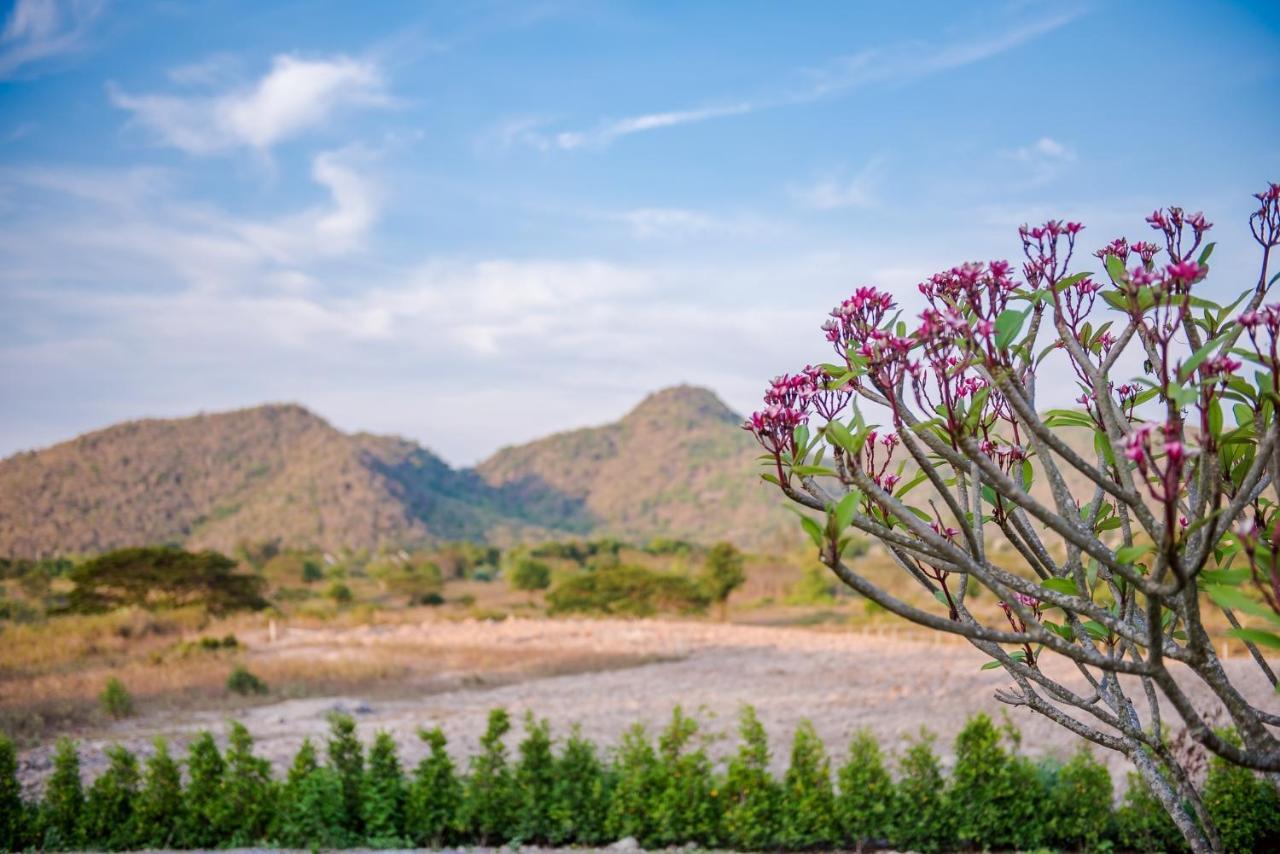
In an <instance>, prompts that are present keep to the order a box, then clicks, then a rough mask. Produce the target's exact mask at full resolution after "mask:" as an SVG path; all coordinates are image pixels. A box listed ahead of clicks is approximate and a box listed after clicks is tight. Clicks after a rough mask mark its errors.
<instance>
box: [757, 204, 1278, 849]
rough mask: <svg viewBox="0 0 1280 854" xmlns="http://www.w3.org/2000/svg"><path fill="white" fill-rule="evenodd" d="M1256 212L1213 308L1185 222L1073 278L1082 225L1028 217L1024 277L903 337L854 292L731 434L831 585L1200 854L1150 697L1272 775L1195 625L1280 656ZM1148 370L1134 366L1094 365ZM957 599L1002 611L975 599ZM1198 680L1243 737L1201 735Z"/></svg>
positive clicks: (1248, 714)
mask: <svg viewBox="0 0 1280 854" xmlns="http://www.w3.org/2000/svg"><path fill="white" fill-rule="evenodd" d="M1257 200H1258V207H1257V209H1256V210H1255V212H1254V213H1253V215H1252V217H1251V218H1250V228H1251V230H1252V232H1253V236H1254V239H1255V240H1256V242H1257V243H1258V244H1259V246H1260V247H1261V249H1262V259H1261V269H1260V273H1259V277H1258V279H1257V282H1256V284H1255V285H1254V286H1253V287H1251V288H1250V289H1249V290H1247V291H1246V292H1244V293H1243V294H1241V296H1240V298H1239V299H1238V300H1237V301H1236V302H1234V303H1232V304H1231V305H1228V306H1221V305H1218V304H1217V303H1214V302H1212V301H1210V300H1208V299H1206V298H1205V297H1204V296H1203V295H1202V294H1200V293H1199V291H1200V290H1201V288H1200V285H1201V283H1202V282H1203V280H1204V279H1205V277H1206V276H1207V274H1208V272H1209V265H1208V260H1209V257H1210V254H1211V253H1212V250H1213V244H1212V243H1206V242H1205V237H1206V234H1207V232H1208V231H1209V229H1210V228H1211V224H1210V223H1209V222H1207V221H1206V220H1205V218H1204V216H1203V215H1201V214H1198V213H1195V214H1189V213H1187V212H1186V211H1184V210H1183V209H1181V208H1176V207H1175V208H1168V209H1164V210H1157V211H1155V212H1154V213H1153V214H1152V215H1151V216H1149V217H1148V218H1147V222H1148V224H1149V225H1150V226H1151V227H1152V229H1154V230H1155V232H1156V233H1157V235H1158V237H1157V240H1158V242H1159V243H1161V244H1163V245H1162V246H1158V245H1156V243H1151V242H1145V241H1144V242H1137V243H1133V244H1130V243H1128V242H1127V241H1125V240H1123V239H1119V240H1115V241H1112V242H1111V243H1109V244H1107V245H1106V246H1104V247H1102V248H1101V249H1099V250H1098V251H1097V252H1096V253H1095V257H1096V258H1097V259H1098V260H1099V261H1100V262H1101V265H1100V266H1101V268H1102V273H1101V275H1095V274H1091V273H1089V272H1078V273H1072V272H1071V266H1072V260H1073V256H1074V253H1075V249H1076V244H1077V241H1078V240H1079V239H1080V234H1081V230H1082V226H1080V225H1079V224H1078V223H1065V224H1064V223H1060V222H1057V221H1050V222H1048V223H1045V224H1044V225H1043V226H1040V227H1036V228H1028V227H1026V226H1024V227H1023V228H1022V229H1020V232H1019V236H1020V239H1021V242H1022V249H1023V254H1024V255H1025V258H1026V261H1025V264H1024V265H1023V268H1022V274H1023V275H1022V277H1021V280H1019V278H1018V277H1017V276H1016V275H1015V271H1014V268H1013V266H1012V265H1011V264H1009V263H1008V262H1005V261H994V262H991V263H990V264H964V265H961V266H958V267H954V268H952V269H950V270H947V271H944V272H942V273H938V274H937V275H935V276H933V277H931V278H930V279H928V280H926V281H925V282H923V283H921V285H920V292H921V294H922V296H923V298H924V301H925V303H926V304H927V308H926V309H925V310H924V312H923V313H922V314H921V315H920V323H919V324H918V325H917V326H916V327H915V328H914V329H911V328H909V327H908V325H907V323H906V322H905V321H902V320H899V316H898V315H897V314H895V313H893V309H894V308H895V300H894V297H893V295H891V294H889V293H886V292H883V291H879V290H877V289H875V288H871V287H864V288H859V289H858V290H857V291H856V292H855V293H854V294H853V296H852V297H850V298H849V299H847V300H845V301H843V302H842V303H841V304H840V305H839V306H837V307H836V308H835V309H834V310H833V311H832V312H831V317H830V319H829V320H828V321H827V322H826V323H825V324H824V326H823V330H824V332H825V334H826V338H827V340H828V342H830V343H831V345H832V346H833V348H834V350H835V353H836V357H837V359H836V361H835V362H834V363H832V364H826V365H822V366H818V367H812V366H810V367H807V368H805V369H804V370H803V371H801V372H800V373H798V374H793V375H783V376H780V377H778V378H777V379H776V380H775V381H774V382H773V383H772V385H771V386H770V388H769V390H768V392H767V393H766V395H765V407H764V408H763V409H761V410H760V411H758V412H756V413H754V414H753V415H752V416H751V418H750V419H749V420H748V422H747V423H746V425H745V427H746V428H747V429H748V430H749V431H751V432H752V433H753V434H754V435H755V436H756V438H757V439H758V440H759V442H760V443H761V445H762V446H763V447H764V448H765V451H766V456H767V459H768V474H766V475H765V477H766V479H767V480H769V481H770V482H772V483H774V484H775V485H776V486H777V487H778V488H779V489H780V490H781V491H782V492H783V493H784V495H785V496H786V497H787V498H788V499H789V500H791V501H792V502H794V503H796V504H797V505H799V506H800V507H802V508H807V509H808V510H810V511H814V512H816V513H817V514H818V515H817V516H816V517H814V516H804V517H803V519H802V525H803V526H804V529H805V530H806V532H807V533H808V534H809V536H810V537H811V538H812V539H813V542H814V544H815V546H816V547H817V550H818V552H819V555H820V558H821V560H822V562H823V563H824V564H825V565H826V566H827V567H829V568H830V569H831V570H832V572H834V573H835V575H836V576H837V577H838V578H839V579H840V580H841V581H843V582H844V583H845V584H847V585H848V586H849V587H851V588H853V589H854V590H855V591H857V592H858V593H860V594H861V595H863V596H865V597H866V598H868V599H870V600H871V601H873V602H875V603H876V604H877V605H879V606H881V607H883V608H885V609H887V610H888V611H891V612H893V613H894V614H897V615H898V616H901V617H904V618H906V619H908V620H910V621H912V622H915V623H918V624H920V625H923V626H927V627H929V628H932V629H935V630H938V631H942V632H948V633H951V634H956V635H960V636H962V637H964V638H967V639H968V640H969V641H970V642H971V643H973V644H974V645H975V646H976V647H978V648H979V649H981V650H982V651H983V652H985V653H987V654H988V655H989V656H990V657H991V658H992V664H991V665H990V666H991V667H1000V668H1003V670H1004V671H1005V672H1006V673H1007V674H1008V676H1009V677H1010V678H1011V679H1012V680H1013V687H1012V688H1009V689H1002V690H1000V691H998V692H996V696H997V698H998V699H999V700H1000V701H1002V702H1004V703H1007V704H1010V705H1013V706H1024V707H1026V708H1029V709H1031V710H1032V711H1033V712H1036V713H1038V714H1042V715H1044V716H1046V717H1048V718H1050V719H1051V720H1053V721H1055V722H1056V723H1058V724H1060V725H1062V726H1064V727H1066V728H1068V729H1069V730H1071V731H1072V732H1074V733H1076V734H1077V735H1079V736H1081V737H1083V738H1085V739H1088V740H1089V741H1092V742H1093V743H1095V744H1097V745H1099V746H1101V747H1104V748H1106V749H1108V750H1115V751H1118V752H1120V753H1122V754H1124V755H1125V756H1126V757H1128V758H1129V760H1130V761H1131V762H1133V764H1134V766H1135V768H1136V770H1137V773H1138V774H1139V775H1141V777H1142V779H1143V781H1144V782H1145V784H1146V785H1147V787H1148V788H1149V790H1150V791H1151V793H1152V794H1153V795H1154V796H1155V797H1156V799H1157V800H1158V801H1159V802H1160V804H1161V805H1162V807H1163V808H1164V809H1165V810H1167V811H1168V813H1169V815H1170V817H1171V818H1172V819H1173V821H1174V822H1175V824H1176V825H1177V827H1178V829H1179V831H1180V832H1181V833H1182V835H1183V836H1184V837H1185V838H1186V840H1187V842H1188V844H1189V845H1190V846H1191V848H1192V849H1193V850H1194V851H1197V852H1199V851H1208V850H1211V849H1214V848H1216V847H1219V846H1220V841H1219V840H1218V838H1217V833H1216V830H1215V828H1214V824H1213V819H1212V817H1211V816H1210V815H1209V813H1208V812H1207V811H1206V810H1205V808H1204V804H1203V801H1202V798H1201V795H1200V793H1199V792H1198V791H1197V790H1196V788H1195V786H1194V785H1193V783H1192V777H1191V774H1190V773H1189V769H1188V767H1186V766H1185V765H1184V764H1183V761H1182V760H1181V759H1180V758H1179V757H1178V756H1177V755H1176V754H1175V753H1174V751H1172V750H1171V749H1170V746H1169V743H1168V741H1167V736H1166V734H1165V729H1164V726H1163V724H1164V721H1165V719H1166V718H1165V711H1166V710H1167V708H1169V707H1171V708H1172V710H1173V711H1174V712H1175V713H1176V715H1177V716H1178V717H1179V718H1180V719H1181V720H1182V723H1183V725H1184V726H1185V727H1186V730H1187V732H1189V733H1190V735H1191V737H1192V738H1193V739H1194V740H1195V741H1196V742H1198V743H1199V744H1202V745H1203V746H1204V747H1205V748H1207V749H1208V750H1209V751H1210V752H1211V753H1212V754H1214V755H1216V756H1219V757H1221V758H1222V759H1223V760H1225V761H1227V762H1230V763H1233V764H1236V765H1239V766H1241V767H1244V768H1249V769H1253V770H1258V771H1264V772H1267V773H1268V774H1270V775H1271V777H1270V779H1271V781H1272V785H1276V784H1277V781H1280V739H1277V736H1276V734H1275V733H1274V732H1273V731H1272V730H1270V729H1269V728H1268V727H1272V726H1276V725H1277V724H1280V717H1277V716H1276V715H1274V714H1271V713H1269V712H1266V711H1263V710H1262V709H1261V708H1259V707H1258V705H1257V703H1258V701H1257V700H1250V699H1248V698H1247V697H1245V696H1244V694H1243V693H1242V692H1241V691H1240V689H1239V686H1238V685H1236V684H1233V682H1232V681H1231V678H1230V677H1229V676H1228V675H1227V673H1226V671H1225V670H1224V669H1223V667H1222V666H1221V663H1220V662H1219V659H1218V656H1217V653H1216V651H1215V649H1214V644H1213V642H1212V639H1211V638H1210V636H1209V633H1208V631H1207V630H1206V628H1205V614H1206V613H1207V612H1210V611H1216V612H1217V613H1219V614H1221V615H1222V617H1223V618H1224V619H1225V620H1226V621H1227V622H1228V623H1230V625H1231V626H1232V629H1231V630H1230V634H1231V636H1232V637H1234V638H1236V639H1237V640H1239V641H1241V642H1243V643H1244V645H1245V647H1246V648H1247V649H1248V650H1249V653H1250V655H1251V656H1252V657H1253V659H1254V661H1255V662H1256V664H1257V666H1258V668H1259V669H1260V671H1261V672H1262V673H1263V674H1264V676H1265V678H1266V679H1267V680H1268V682H1270V683H1271V684H1272V685H1273V686H1274V685H1275V684H1276V675H1275V672H1274V671H1273V670H1272V668H1271V667H1270V665H1269V664H1268V663H1267V662H1266V660H1265V659H1264V658H1263V657H1262V655H1261V653H1260V652H1259V649H1258V645H1259V644H1263V645H1267V646H1272V647H1275V646H1280V552H1278V551H1277V548H1280V512H1278V511H1280V502H1278V499H1280V476H1278V475H1280V417H1277V414H1278V413H1277V407H1278V405H1280V379H1277V378H1280V349H1278V345H1280V304H1272V305H1267V304H1266V300H1267V297H1268V295H1269V293H1270V289H1271V287H1272V285H1273V284H1274V283H1275V281H1276V279H1275V278H1269V275H1270V274H1269V270H1268V266H1269V262H1270V256H1271V253H1272V250H1274V249H1275V248H1276V246H1278V245H1280V184H1271V185H1269V186H1268V188H1267V189H1266V190H1264V191H1263V192H1262V193H1259V194H1258V195H1257ZM1162 253H1163V254H1162ZM1103 306H1105V308H1106V309H1109V310H1112V311H1114V315H1113V317H1112V318H1111V319H1110V320H1109V321H1104V319H1103V318H1102V317H1101V316H1100V314H1101V310H1102V308H1103ZM1095 308H1098V309H1099V311H1098V312H1095ZM1126 354H1132V355H1133V358H1132V359H1131V360H1130V361H1125V360H1123V359H1122V357H1123V356H1125V355H1126ZM1144 359H1145V364H1144V367H1143V374H1142V375H1141V376H1138V377H1135V378H1132V379H1126V378H1124V377H1116V376H1115V374H1116V372H1117V371H1118V370H1119V366H1121V365H1125V364H1131V363H1133V361H1139V360H1144ZM1245 362H1249V363H1250V364H1251V365H1252V366H1253V367H1254V368H1255V371H1254V372H1253V373H1252V374H1251V375H1250V374H1245V373H1242V371H1241V369H1242V367H1243V365H1244V363H1245ZM1049 370H1053V371H1056V372H1057V373H1056V376H1068V377H1072V378H1073V379H1074V380H1075V381H1076V382H1077V384H1078V386H1079V387H1080V390H1081V392H1082V393H1081V395H1080V397H1079V398H1078V401H1077V402H1078V404H1079V407H1080V408H1078V409H1055V410H1050V411H1047V412H1041V411H1040V410H1039V409H1038V406H1037V400H1038V398H1037V391H1038V385H1037V379H1038V377H1039V376H1041V375H1044V374H1045V372H1046V371H1049ZM861 406H868V407H872V408H874V409H875V411H876V412H878V413H882V414H883V416H884V417H885V418H887V419H888V421H889V422H890V423H891V429H890V430H888V431H886V430H883V429H881V428H879V427H878V426H875V425H871V424H868V423H867V421H866V419H865V418H864V416H863V413H862V411H861V408H860V407H861ZM810 422H813V423H812V424H811V423H810ZM1070 431H1075V433H1076V434H1077V435H1079V434H1083V435H1084V436H1085V437H1087V439H1088V441H1087V442H1086V443H1081V442H1079V441H1072V440H1071V439H1070ZM1084 448H1088V450H1083V449H1084ZM851 532H857V533H856V534H854V533H851ZM858 535H870V536H871V537H873V538H875V539H876V540H878V541H879V542H880V543H881V544H882V545H883V546H884V547H885V549H886V551H887V553H888V554H889V555H890V556H891V557H892V558H893V560H894V561H895V563H896V564H897V566H898V567H899V568H900V569H901V571H902V572H903V573H904V574H905V576H906V577H907V579H908V580H909V581H910V583H912V584H914V585H918V587H919V588H920V589H921V590H922V592H923V593H924V594H925V596H926V597H927V600H926V601H927V602H929V603H932V604H927V605H924V606H920V605H916V604H912V603H910V602H908V601H905V600H904V599H902V598H901V597H899V596H896V595H893V594H891V593H889V592H888V591H887V590H886V589H885V588H884V587H882V586H880V585H878V584H876V583H874V582H872V581H871V580H870V579H868V578H867V577H866V576H865V575H863V574H862V573H860V572H859V570H858V568H857V567H856V566H855V565H853V564H852V562H850V561H849V560H848V559H847V549H848V548H849V547H850V546H851V544H852V543H853V542H854V537H856V536H858ZM978 590H985V591H990V592H991V593H993V594H994V596H993V597H992V598H994V599H996V600H999V603H1000V604H999V609H998V610H994V609H987V608H982V607H978V606H977V605H975V604H974V603H973V594H974V593H975V592H976V591H978ZM971 606H972V607H971ZM1241 616H1243V617H1244V618H1245V619H1253V620H1256V621H1257V622H1256V624H1255V625H1252V626H1244V625H1243V624H1242V622H1241ZM1044 656H1062V657H1064V658H1066V659H1068V660H1070V661H1071V662H1072V663H1073V664H1074V665H1075V666H1076V668H1077V672H1081V673H1083V674H1085V675H1086V676H1087V680H1088V685H1089V687H1088V689H1087V690H1086V691H1084V692H1080V691H1077V690H1073V689H1072V688H1069V687H1067V686H1066V685H1064V684H1063V683H1061V682H1060V681H1057V680H1055V679H1053V678H1051V677H1050V676H1048V675H1047V674H1046V673H1045V671H1044V670H1042V669H1041V667H1040V659H1041V658H1042V657H1044ZM1173 662H1176V663H1177V664H1176V666H1175V665H1173V664H1171V663H1173ZM1122 674H1128V675H1131V676H1134V677H1137V679H1136V685H1137V686H1139V689H1140V690H1141V691H1142V693H1143V694H1144V696H1145V698H1146V699H1147V700H1148V703H1147V704H1146V708H1145V709H1143V710H1141V711H1140V710H1139V708H1138V707H1137V706H1135V704H1133V703H1132V702H1131V701H1130V696H1129V693H1130V691H1132V690H1134V688H1133V687H1132V686H1131V685H1130V684H1122V683H1121V681H1120V679H1119V677H1120V676H1121V675H1122ZM1193 684H1196V685H1199V686H1203V688H1205V689H1207V691H1208V692H1209V693H1211V694H1212V695H1213V697H1214V698H1215V700H1216V701H1217V703H1218V704H1220V705H1221V707H1222V708H1223V709H1224V710H1225V711H1226V714H1227V715H1228V717H1229V718H1230V722H1231V724H1232V726H1233V727H1234V729H1235V730H1236V731H1237V732H1238V733H1239V735H1240V739H1241V743H1240V745H1239V746H1237V745H1235V744H1233V743H1232V742H1230V741H1229V740H1227V739H1224V738H1223V737H1221V736H1220V735H1219V734H1217V733H1216V732H1214V730H1213V728H1212V727H1210V726H1209V724H1208V723H1206V721H1205V718H1204V716H1203V714H1202V713H1201V712H1200V711H1199V710H1198V709H1197V708H1196V706H1195V705H1194V704H1193V703H1192V701H1191V699H1190V697H1191V695H1190V693H1189V692H1190V690H1191V687H1192V685H1193ZM1161 695H1163V697H1164V698H1167V699H1162V698H1161Z"/></svg>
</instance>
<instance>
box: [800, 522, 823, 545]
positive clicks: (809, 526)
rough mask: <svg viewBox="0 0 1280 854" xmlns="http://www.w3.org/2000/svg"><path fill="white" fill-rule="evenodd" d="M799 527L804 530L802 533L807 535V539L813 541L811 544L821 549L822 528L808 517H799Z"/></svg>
mask: <svg viewBox="0 0 1280 854" xmlns="http://www.w3.org/2000/svg"><path fill="white" fill-rule="evenodd" d="M800 527H801V528H804V532H805V533H806V534H808V535H809V539H811V540H813V544H814V545H815V546H817V547H818V548H822V526H821V525H819V524H818V523H817V522H816V521H814V520H813V519H811V518H809V517H808V516H801V517H800Z"/></svg>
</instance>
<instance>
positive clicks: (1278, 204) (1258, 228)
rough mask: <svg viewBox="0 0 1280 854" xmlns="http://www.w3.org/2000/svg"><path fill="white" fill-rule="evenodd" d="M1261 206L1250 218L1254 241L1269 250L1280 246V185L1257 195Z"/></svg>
mask: <svg viewBox="0 0 1280 854" xmlns="http://www.w3.org/2000/svg"><path fill="white" fill-rule="evenodd" d="M1254 198H1255V199H1257V200H1258V201H1259V202H1260V203H1261V206H1260V207H1259V208H1258V209H1257V210H1256V211H1254V213H1253V214H1252V215H1251V216H1250V217H1249V228H1250V230H1251V231H1253V239H1254V240H1256V241H1258V243H1260V244H1262V246H1264V247H1265V248H1267V249H1270V248H1271V247H1273V246H1276V245H1280V184H1270V185H1268V186H1267V189H1265V190H1263V191H1262V192H1261V193H1255V194H1254Z"/></svg>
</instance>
